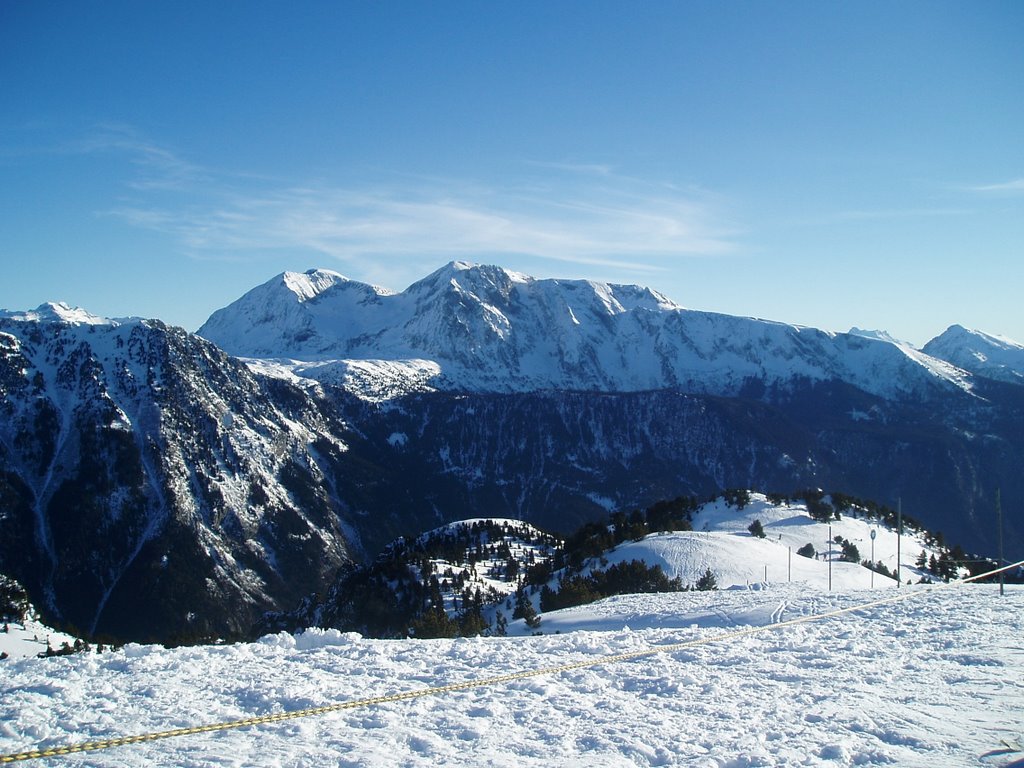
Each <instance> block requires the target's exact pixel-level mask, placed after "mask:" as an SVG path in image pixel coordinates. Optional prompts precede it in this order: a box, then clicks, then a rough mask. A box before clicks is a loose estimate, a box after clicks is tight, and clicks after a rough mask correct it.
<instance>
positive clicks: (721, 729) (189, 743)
mask: <svg viewBox="0 0 1024 768" xmlns="http://www.w3.org/2000/svg"><path fill="white" fill-rule="evenodd" d="M888 594H889V595H894V594H898V593H896V592H895V590H891V591H888ZM902 594H906V595H908V596H909V599H906V600H901V601H899V602H896V603H890V604H886V605H882V606H877V607H874V608H868V609H864V610H862V611H858V612H856V613H852V614H846V615H842V616H838V617H833V618H829V619H825V620H821V621H818V622H814V623H808V624H802V625H797V626H785V627H780V628H777V629H773V630H769V631H767V632H764V633H761V634H756V635H748V636H744V637H740V638H736V639H733V640H730V641H728V642H720V643H709V644H705V645H700V646H697V647H693V648H687V649H684V650H680V651H676V652H672V653H667V654H657V655H653V656H649V657H645V658H641V659H637V660H633V661H628V662H620V663H617V664H609V665H602V666H593V667H588V668H581V669H576V670H573V671H568V672H562V673H558V674H551V675H542V676H538V677H532V678H525V679H521V680H516V681H512V682H508V683H504V684H501V685H494V686H488V687H481V688H475V689H471V690H465V691H461V692H452V693H448V694H445V695H443V696H429V697H424V698H418V699H414V700H411V701H406V702H390V703H384V704H379V705H376V706H371V707H364V708H360V709H354V710H349V711H344V712H336V713H332V714H327V715H321V716H319V717H311V718H303V719H300V720H294V721H289V722H284V723H279V724H270V725H263V726H258V727H252V728H243V729H237V730H229V731H223V732H216V733H206V734H194V735H189V736H182V737H177V738H172V739H167V740H162V741H156V742H151V743H145V744H136V745H130V746H122V747H116V748H113V749H110V750H107V751H100V752H92V753H88V754H82V755H69V756H66V757H62V758H60V759H52V760H48V761H46V764H47V765H68V766H86V765H88V766H143V765H153V764H160V765H182V766H248V765H272V766H339V765H342V766H356V765H360V766H389V767H390V766H396V765H401V766H433V765H488V766H510V767H511V766H551V765H588V766H633V765H640V766H650V765H694V766H708V767H709V768H725V767H726V766H793V765H799V766H837V765H899V766H930V767H934V766H951V767H952V766H967V765H1001V766H1007V765H1012V764H1013V763H1014V761H1015V760H1018V759H1021V758H1024V755H1022V754H1014V753H1011V752H1009V750H1008V749H1007V748H1006V747H1004V746H1002V744H1001V741H1000V740H1001V739H1007V740H1009V739H1012V738H1015V737H1016V736H1017V735H1018V734H1019V733H1020V732H1021V730H1022V728H1024V723H1022V721H1021V718H1022V716H1024V646H1022V644H1021V640H1020V638H1021V637H1022V636H1024V620H1022V617H1024V589H1021V588H1017V587H1013V588H1009V589H1008V590H1007V594H1006V595H1005V596H1003V597H1000V596H999V592H998V588H996V587H994V586H991V585H987V586H985V585H965V586H956V587H943V586H923V585H922V586H913V587H908V588H906V589H905V590H904V591H903V593H902ZM879 595H880V593H879V592H877V591H875V592H870V591H868V590H848V591H845V592H839V591H833V592H827V591H822V590H820V589H818V588H816V587H810V586H808V585H806V584H796V583H794V584H786V585H781V584H780V585H774V584H769V585H765V586H763V587H762V588H759V589H749V590H748V589H739V590H727V591H721V592H686V593H673V594H660V595H637V596H622V597H618V598H611V599H609V600H605V601H602V602H601V603H597V604H594V605H590V606H583V607H580V608H574V609H568V610H566V611H561V612H558V613H552V614H548V615H545V616H544V618H543V620H542V623H541V630H542V631H544V632H545V633H546V634H544V635H542V636H536V637H507V638H482V637H481V638H471V639H456V640H429V641H423V640H421V641H415V640H402V641H385V640H367V639H363V638H361V637H359V636H358V635H352V634H343V633H339V632H337V631H309V632H307V633H305V634H300V635H297V636H292V635H287V634H280V635H275V636H269V637H266V638H263V639H262V640H260V641H259V642H255V643H250V644H239V645H230V646H217V647H193V648H177V649H164V648H161V647H156V646H137V645H133V646H127V647H125V648H124V649H122V650H120V651H116V652H107V653H103V654H98V655H97V654H90V655H76V656H70V657H61V658H52V659H34V658H33V659H25V660H21V661H7V662H5V663H4V665H3V666H2V667H0V752H2V753H5V754H6V753H12V752H17V751H21V750H25V749H29V748H34V747H36V746H37V745H43V746H58V745H62V744H66V743H68V742H78V741H85V740H94V739H102V738H108V737H111V736H114V735H123V734H136V733H142V732H147V731H154V730H165V729H169V728H178V727H189V726H194V725H200V724H206V723H213V722H219V721H227V720H236V719H240V718H247V717H251V716H254V715H262V714H268V713H274V712H280V711H285V710H295V709H302V708H307V707H313V706H320V705H327V704H332V703H336V702H339V701H345V700H353V699H359V698H363V697H370V696H376V695H381V694H391V693H397V692H401V691H409V690H416V689H420V688H424V687H432V686H439V685H447V684H450V683H454V682H460V681H467V680H474V679H479V678H483V677H491V676H494V675H500V674H505V673H510V672H517V671H523V670H531V669H535V668H538V667H549V666H553V665H558V664H564V663H568V662H574V661H587V660H598V659H600V658H601V657H602V656H605V655H610V654H619V653H626V652H631V651H636V650H640V649H644V648H647V647H650V646H658V645H668V644H672V643H679V642H684V641H687V640H692V639H699V638H707V639H712V638H714V637H715V636H716V635H719V634H721V633H722V632H724V631H727V630H730V629H733V628H736V627H744V626H763V625H766V624H770V623H772V622H778V621H780V620H783V621H784V620H787V619H791V618H795V617H799V616H806V615H809V614H812V613H820V612H824V611H828V610H832V609H834V608H838V607H844V606H850V605H854V604H857V603H859V602H862V601H864V600H865V599H867V598H873V597H878V596H879ZM582 626H586V628H587V630H588V631H571V630H575V629H579V628H580V627H582Z"/></svg>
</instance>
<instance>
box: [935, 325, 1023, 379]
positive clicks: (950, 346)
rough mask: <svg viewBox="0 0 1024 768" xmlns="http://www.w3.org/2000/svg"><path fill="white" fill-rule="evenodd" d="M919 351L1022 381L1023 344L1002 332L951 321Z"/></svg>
mask: <svg viewBox="0 0 1024 768" xmlns="http://www.w3.org/2000/svg"><path fill="white" fill-rule="evenodd" d="M922 351H924V352H925V353H926V354H928V355H931V356H933V357H937V358H940V359H942V360H946V361H948V362H950V363H952V364H953V365H956V366H959V367H960V368H963V369H965V370H968V371H971V372H972V373H975V374H977V375H979V376H984V377H986V378H990V379H998V380H1001V381H1009V382H1013V383H1017V384H1021V383H1024V345H1022V344H1019V343H1018V342H1016V341H1014V340H1013V339H1008V338H1006V337H1005V336H997V335H994V334H989V333H983V332H981V331H976V330H971V329H968V328H964V327H963V326H962V325H951V326H950V327H949V328H947V329H946V330H945V331H944V332H943V333H942V334H940V335H939V336H936V337H935V338H934V339H932V340H931V341H929V342H928V343H927V344H925V345H924V347H923V348H922Z"/></svg>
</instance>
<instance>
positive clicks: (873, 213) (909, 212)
mask: <svg viewBox="0 0 1024 768" xmlns="http://www.w3.org/2000/svg"><path fill="white" fill-rule="evenodd" d="M970 213H971V211H970V210H969V209H966V208H892V209H884V208H883V209H878V210H859V211H841V212H840V213H837V214H836V215H835V217H834V218H835V219H838V220H840V221H867V220H871V219H917V218H928V217H931V216H940V217H946V216H966V215H968V214H970Z"/></svg>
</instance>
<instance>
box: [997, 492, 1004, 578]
mask: <svg viewBox="0 0 1024 768" xmlns="http://www.w3.org/2000/svg"><path fill="white" fill-rule="evenodd" d="M996 521H997V522H998V525H999V567H1000V568H1002V567H1003V566H1004V565H1005V564H1006V562H1005V561H1004V560H1003V503H1002V498H1000V489H999V488H996ZM1003 573H1004V572H1003V571H1000V572H999V594H1000V595H1002V594H1005V592H1004V591H1003Z"/></svg>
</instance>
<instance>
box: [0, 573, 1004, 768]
mask: <svg viewBox="0 0 1024 768" xmlns="http://www.w3.org/2000/svg"><path fill="white" fill-rule="evenodd" d="M1020 566H1024V560H1020V561H1018V562H1016V563H1012V564H1010V565H1006V566H1003V567H1002V568H997V569H995V570H992V571H988V572H987V573H982V574H978V575H977V576H971V577H969V578H966V579H959V580H957V581H951V582H945V583H940V584H935V585H932V587H931V589H923V590H900V591H899V592H898V594H896V595H894V596H892V597H885V598H881V599H879V600H872V601H870V602H867V603H860V604H858V605H853V606H850V607H848V608H838V609H836V610H834V611H827V612H825V613H816V614H812V615H809V616H800V617H797V618H795V619H788V620H786V621H780V622H776V623H774V624H764V625H761V626H755V627H744V628H742V629H737V630H733V631H730V632H724V633H722V634H718V635H714V636H712V637H705V638H697V639H694V640H687V641H684V642H681V643H672V644H671V645H660V646H656V647H649V648H644V649H642V650H638V651H629V652H627V653H619V654H615V655H611V656H600V657H598V658H592V659H584V660H583V661H576V662H571V663H568V664H558V665H554V666H549V667H539V668H537V669H529V670H525V671H522V672H513V673H510V674H507V675H497V676H495V677H486V678H481V679H477V680H466V681H464V682H461V683H451V684H450V685H441V686H435V687H432V688H421V689H417V690H413V691H404V692H402V693H393V694H388V695H384V696H371V697H369V698H365V699H355V700H352V701H343V702H338V703H335V704H327V705H324V706H321V707H309V708H307V709H297V710H292V711H286V712H276V713H273V714H269V715H258V716H256V717H247V718H244V719H242V720H230V721H227V722H222V723H209V724H207V725H197V726H194V727H191V728H173V729H171V730H167V731H154V732H152V733H143V734H138V735H134V736H117V737H114V738H110V739H102V740H99V741H86V742H80V743H78V744H67V745H64V746H59V747H49V748H45V749H44V748H39V749H31V750H28V751H25V752H14V753H11V754H7V755H0V763H15V762H20V761H25V760H37V759H39V758H43V757H58V756H61V755H73V754H76V753H79V752H95V751H97V750H102V749H112V748H113V747H121V746H126V745H128V744H141V743H144V742H149V741H159V740H161V739H171V738H175V737H177V736H188V735H191V734H196V733H212V732H216V731H228V730H233V729H235V728H246V727H249V726H255V725H265V724H267V723H279V722H283V721H286V720H296V719H299V718H304V717H314V716H317V715H325V714H328V713H331V712H342V711H345V710H348V709H360V708H363V707H372V706H375V705H378V704H386V703H389V702H395V701H409V700H411V699H419V698H423V697H426V696H439V695H441V694H445V693H451V692H453V691H465V690H470V689H473V688H485V687H489V686H494V685H499V684H501V683H509V682H513V681H515V680H525V679H527V678H531V677H540V676H542V675H554V674H558V673H561V672H569V671H572V670H576V669H585V668H587V667H596V666H601V665H604V664H617V663H619V662H623V661H632V660H634V659H640V658H644V657H646V656H654V655H656V654H659V653H675V652H677V651H681V650H685V649H688V648H695V647H697V646H701V645H710V644H713V643H721V642H725V641H727V640H735V639H737V638H741V637H747V636H750V635H755V634H759V633H761V632H769V631H773V630H776V629H781V628H783V627H793V626H796V625H798V624H808V623H810V622H813V621H820V620H821V619H827V618H832V617H835V616H841V615H843V614H847V613H853V612H854V611H859V610H863V609H865V608H874V607H876V606H879V605H885V604H886V603H894V602H897V601H899V600H906V599H909V598H911V597H917V596H920V595H926V594H931V593H934V592H935V591H936V590H938V589H941V588H945V587H953V586H959V585H962V584H967V583H968V582H972V581H977V580H979V579H984V578H987V577H989V576H994V575H995V574H997V573H1001V572H1003V571H1007V570H1010V569H1012V568H1017V567H1020Z"/></svg>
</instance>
